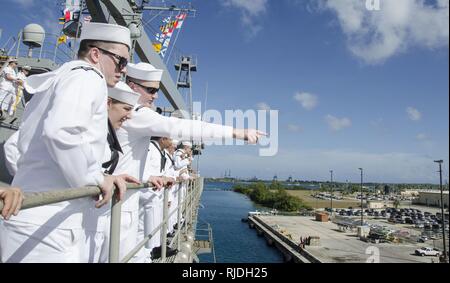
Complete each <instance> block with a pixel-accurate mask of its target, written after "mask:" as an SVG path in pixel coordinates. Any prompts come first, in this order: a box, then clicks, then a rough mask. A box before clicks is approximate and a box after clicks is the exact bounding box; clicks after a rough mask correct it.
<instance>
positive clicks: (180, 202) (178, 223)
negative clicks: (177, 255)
mask: <svg viewBox="0 0 450 283" xmlns="http://www.w3.org/2000/svg"><path fill="white" fill-rule="evenodd" d="M181 187H182V183H180V184H178V206H177V210H178V211H177V228H178V231H177V232H178V239H177V249H178V250H180V249H181V213H182V210H183V207H182V206H183V202H182V201H181Z"/></svg>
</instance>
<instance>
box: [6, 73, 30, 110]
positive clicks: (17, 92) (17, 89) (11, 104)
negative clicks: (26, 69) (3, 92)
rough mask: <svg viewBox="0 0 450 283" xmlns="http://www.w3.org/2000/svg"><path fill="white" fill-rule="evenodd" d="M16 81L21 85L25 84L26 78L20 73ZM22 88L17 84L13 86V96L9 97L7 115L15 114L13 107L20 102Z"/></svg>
mask: <svg viewBox="0 0 450 283" xmlns="http://www.w3.org/2000/svg"><path fill="white" fill-rule="evenodd" d="M17 79H18V80H21V81H22V82H23V83H25V82H26V80H27V76H26V75H25V74H24V73H23V72H22V71H21V72H18V73H17ZM23 87H24V86H21V85H19V84H18V83H16V84H15V89H14V94H13V95H12V96H11V99H10V102H9V107H8V113H9V115H13V114H14V112H15V110H16V109H15V106H16V105H17V104H19V103H20V100H22V97H23Z"/></svg>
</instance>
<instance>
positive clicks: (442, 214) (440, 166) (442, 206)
mask: <svg viewBox="0 0 450 283" xmlns="http://www.w3.org/2000/svg"><path fill="white" fill-rule="evenodd" d="M434 162H436V163H438V164H439V185H440V189H441V217H442V240H443V241H444V242H443V243H444V262H447V261H448V258H447V246H446V242H445V214H444V196H443V188H442V163H443V162H444V161H443V160H436V161H434Z"/></svg>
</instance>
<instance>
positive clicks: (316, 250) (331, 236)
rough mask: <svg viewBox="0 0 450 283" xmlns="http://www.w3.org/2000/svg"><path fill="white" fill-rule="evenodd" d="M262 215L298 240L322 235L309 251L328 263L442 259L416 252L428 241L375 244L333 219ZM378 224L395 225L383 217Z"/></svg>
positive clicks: (307, 248)
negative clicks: (423, 255)
mask: <svg viewBox="0 0 450 283" xmlns="http://www.w3.org/2000/svg"><path fill="white" fill-rule="evenodd" d="M261 218H262V219H263V220H264V221H265V222H266V223H267V224H269V225H271V226H275V227H279V229H280V230H284V231H286V233H288V234H290V235H291V237H292V238H293V239H294V241H297V242H298V241H299V239H300V237H308V236H311V237H312V236H316V237H319V238H320V245H319V246H306V250H307V251H308V252H310V253H311V254H313V255H314V256H315V257H317V258H319V259H320V260H321V261H322V262H326V263H333V262H334V263H357V262H358V263H364V262H367V261H370V260H372V259H373V258H374V256H375V258H376V257H377V255H379V262H381V263H420V262H422V263H431V262H432V261H434V262H437V261H438V259H437V257H426V256H425V257H421V256H417V255H415V254H414V251H415V249H417V248H420V247H424V246H428V243H425V244H424V243H416V242H414V243H410V242H404V243H397V244H392V243H381V244H373V243H369V242H364V241H361V240H360V239H359V238H358V237H357V236H356V232H355V231H350V230H349V231H341V230H339V229H338V226H337V225H336V224H334V223H332V222H317V221H315V220H314V218H312V217H302V216H261ZM370 221H371V220H370ZM375 223H377V222H375ZM378 224H380V225H384V224H385V225H389V226H391V224H389V223H387V222H386V221H383V220H381V222H378ZM391 227H392V226H391ZM394 227H395V228H397V229H398V227H396V225H394V226H393V227H392V228H394ZM405 228H406V227H405Z"/></svg>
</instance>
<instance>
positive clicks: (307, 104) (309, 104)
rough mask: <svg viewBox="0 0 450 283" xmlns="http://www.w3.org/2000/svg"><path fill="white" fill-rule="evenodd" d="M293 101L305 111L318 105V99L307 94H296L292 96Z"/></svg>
mask: <svg viewBox="0 0 450 283" xmlns="http://www.w3.org/2000/svg"><path fill="white" fill-rule="evenodd" d="M294 99H295V100H296V101H298V102H299V103H300V104H301V105H302V107H303V108H305V109H306V110H312V109H314V108H315V107H316V106H317V104H318V103H319V99H318V97H317V95H314V94H311V93H307V92H298V93H296V94H295V95H294Z"/></svg>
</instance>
